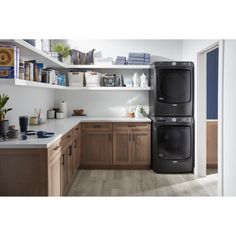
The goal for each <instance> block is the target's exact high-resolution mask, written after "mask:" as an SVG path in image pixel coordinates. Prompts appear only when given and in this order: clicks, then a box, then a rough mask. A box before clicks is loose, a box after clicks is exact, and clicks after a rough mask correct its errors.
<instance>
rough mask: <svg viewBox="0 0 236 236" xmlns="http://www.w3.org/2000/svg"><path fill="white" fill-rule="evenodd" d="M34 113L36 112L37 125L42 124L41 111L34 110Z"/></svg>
mask: <svg viewBox="0 0 236 236" xmlns="http://www.w3.org/2000/svg"><path fill="white" fill-rule="evenodd" d="M35 112H36V114H37V117H38V124H39V125H41V124H42V123H43V119H42V117H41V115H42V112H43V109H41V108H40V109H39V110H37V109H35Z"/></svg>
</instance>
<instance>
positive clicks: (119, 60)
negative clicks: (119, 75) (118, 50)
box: [115, 56, 126, 65]
mask: <svg viewBox="0 0 236 236" xmlns="http://www.w3.org/2000/svg"><path fill="white" fill-rule="evenodd" d="M125 64H126V57H121V56H117V58H116V61H115V65H125Z"/></svg>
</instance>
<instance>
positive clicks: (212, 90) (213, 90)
mask: <svg viewBox="0 0 236 236" xmlns="http://www.w3.org/2000/svg"><path fill="white" fill-rule="evenodd" d="M218 56H219V49H218V48H216V49H214V50H213V51H210V52H209V53H207V119H218Z"/></svg>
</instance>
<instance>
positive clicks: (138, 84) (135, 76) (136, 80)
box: [133, 72, 140, 87]
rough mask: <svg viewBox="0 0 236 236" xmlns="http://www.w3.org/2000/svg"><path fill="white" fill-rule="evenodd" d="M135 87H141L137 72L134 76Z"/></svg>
mask: <svg viewBox="0 0 236 236" xmlns="http://www.w3.org/2000/svg"><path fill="white" fill-rule="evenodd" d="M133 87H140V80H139V77H138V73H136V72H135V73H134V75H133Z"/></svg>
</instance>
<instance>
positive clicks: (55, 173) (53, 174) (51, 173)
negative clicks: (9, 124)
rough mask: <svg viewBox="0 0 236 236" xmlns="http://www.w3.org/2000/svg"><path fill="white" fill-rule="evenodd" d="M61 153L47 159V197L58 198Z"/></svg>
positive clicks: (59, 193) (59, 192)
mask: <svg viewBox="0 0 236 236" xmlns="http://www.w3.org/2000/svg"><path fill="white" fill-rule="evenodd" d="M60 162H61V152H58V153H56V154H55V155H53V156H51V157H49V158H48V196H60V195H61V185H60V173H61V171H60Z"/></svg>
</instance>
